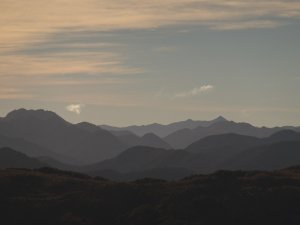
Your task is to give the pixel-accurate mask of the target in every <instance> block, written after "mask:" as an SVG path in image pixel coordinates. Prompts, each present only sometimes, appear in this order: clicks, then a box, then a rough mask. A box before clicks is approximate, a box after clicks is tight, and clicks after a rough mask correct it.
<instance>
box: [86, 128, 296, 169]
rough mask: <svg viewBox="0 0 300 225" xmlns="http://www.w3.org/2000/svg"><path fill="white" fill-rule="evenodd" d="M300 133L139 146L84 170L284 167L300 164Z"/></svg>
mask: <svg viewBox="0 0 300 225" xmlns="http://www.w3.org/2000/svg"><path fill="white" fill-rule="evenodd" d="M299 156H300V133H297V132H295V131H290V130H287V131H280V132H278V133H276V134H274V135H272V136H270V137H267V138H255V137H250V136H243V135H237V134H223V135H215V136H210V137H207V138H204V139H202V140H200V141H198V142H195V143H194V144H192V145H190V146H189V147H188V148H186V149H185V150H165V149H158V148H151V147H143V146H138V147H134V148H130V149H128V150H126V151H124V152H122V153H121V154H120V155H118V156H117V157H115V158H113V159H109V160H105V161H103V162H100V163H97V164H94V165H90V166H88V167H86V168H84V171H91V172H92V174H99V175H100V174H102V172H103V171H107V170H113V171H116V172H119V173H132V172H139V171H148V170H153V169H156V168H185V169H187V170H190V171H191V173H193V172H194V173H195V172H196V173H208V172H213V171H216V170H220V169H254V170H255V169H267V170H273V169H281V168H283V167H287V166H293V165H298V164H299V165H300V157H299Z"/></svg>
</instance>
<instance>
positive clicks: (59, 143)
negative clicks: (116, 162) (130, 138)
mask: <svg viewBox="0 0 300 225" xmlns="http://www.w3.org/2000/svg"><path fill="white" fill-rule="evenodd" d="M87 129H88V128H86V126H85V127H84V128H82V127H80V126H78V125H73V124H71V123H68V122H67V121H65V120H63V119H62V118H61V117H59V116H58V115H57V114H55V113H53V112H50V111H44V110H25V109H19V110H15V111H12V112H10V113H8V114H7V116H6V117H4V118H2V119H1V120H0V134H2V135H4V136H8V137H14V138H22V139H25V140H26V141H29V142H32V143H36V144H38V145H39V146H42V147H44V148H47V149H50V150H51V151H53V152H55V153H57V154H61V155H65V156H68V157H70V158H75V159H77V161H81V162H82V163H93V162H98V161H101V160H103V159H106V158H110V157H113V156H116V155H117V154H119V153H120V152H121V151H122V150H124V149H126V148H127V146H126V145H125V144H124V143H122V142H121V141H120V140H119V139H118V138H116V137H115V136H114V135H112V134H111V133H109V132H108V131H106V130H103V129H100V128H98V129H97V130H95V132H91V131H90V130H87ZM45 156H49V155H45Z"/></svg>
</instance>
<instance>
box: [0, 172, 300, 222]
mask: <svg viewBox="0 0 300 225" xmlns="http://www.w3.org/2000/svg"><path fill="white" fill-rule="evenodd" d="M299 183H300V172H299V167H293V168H290V169H285V170H281V171H273V172H266V171H256V172H254V171H253V172H244V171H234V172H229V171H219V172H217V173H213V174H210V175H195V176H191V177H188V178H185V179H183V180H180V181H176V182H174V181H172V182H166V181H163V180H160V179H150V178H145V179H140V180H137V181H134V182H112V181H109V180H105V179H103V178H92V177H89V176H85V175H81V174H78V173H70V172H64V171H59V170H53V169H49V168H42V169H39V170H28V169H27V170H22V169H6V170H0V211H1V223H2V224H9V225H20V224H33V225H38V224H39V225H40V224H45V225H50V224H51V225H52V224H56V225H66V224H69V225H95V224H111V225H141V224H143V225H153V224H155V225H171V224H176V225H183V224H186V225H192V224H197V225H198V224H199V225H200V224H205V225H220V224H226V225H241V224H243V225H252V224H264V225H283V224H287V225H297V224H300V216H299V211H300V203H299V202H300V201H299V200H300V189H299Z"/></svg>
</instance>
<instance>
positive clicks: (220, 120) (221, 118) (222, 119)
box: [213, 116, 228, 122]
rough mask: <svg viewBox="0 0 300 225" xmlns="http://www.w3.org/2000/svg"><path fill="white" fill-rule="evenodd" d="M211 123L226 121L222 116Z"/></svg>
mask: <svg viewBox="0 0 300 225" xmlns="http://www.w3.org/2000/svg"><path fill="white" fill-rule="evenodd" d="M213 121H215V122H225V121H228V120H227V119H225V118H224V117H223V116H218V117H217V118H216V119H214V120H213Z"/></svg>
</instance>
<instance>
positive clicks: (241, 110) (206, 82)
mask: <svg viewBox="0 0 300 225" xmlns="http://www.w3.org/2000/svg"><path fill="white" fill-rule="evenodd" d="M299 97H300V1H298V0H232V1H231V0H230V1H226V0H180V1H179V0H51V1H46V0H26V1H24V0H1V1H0V116H5V115H6V113H7V112H9V111H10V110H12V109H15V108H21V107H24V108H34V109H37V108H44V109H48V110H52V111H55V112H57V113H58V114H59V115H61V116H63V117H64V118H65V119H67V120H69V121H71V122H79V121H90V122H93V123H96V124H112V125H128V124H146V123H152V122H159V123H169V122H173V121H178V120H184V119H188V118H191V119H197V120H198V119H201V120H202V119H212V118H214V117H216V116H218V115H223V116H225V117H227V118H228V119H232V120H236V121H248V122H251V123H253V124H255V125H267V126H275V125H285V124H289V125H300V100H299Z"/></svg>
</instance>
